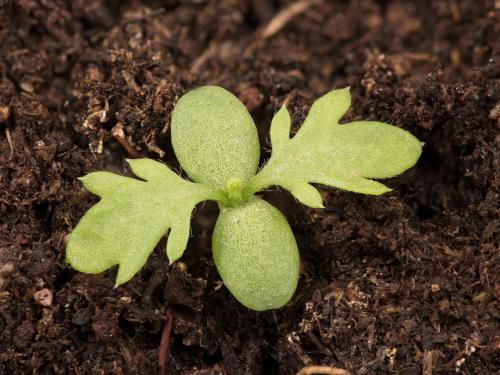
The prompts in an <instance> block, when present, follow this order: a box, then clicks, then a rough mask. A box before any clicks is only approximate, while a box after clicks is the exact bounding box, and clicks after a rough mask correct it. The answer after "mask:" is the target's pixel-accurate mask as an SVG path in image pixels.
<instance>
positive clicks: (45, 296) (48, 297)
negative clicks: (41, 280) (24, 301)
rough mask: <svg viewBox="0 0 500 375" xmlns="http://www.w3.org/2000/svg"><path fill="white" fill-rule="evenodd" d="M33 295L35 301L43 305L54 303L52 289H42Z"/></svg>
mask: <svg viewBox="0 0 500 375" xmlns="http://www.w3.org/2000/svg"><path fill="white" fill-rule="evenodd" d="M33 297H34V298H35V301H36V302H38V303H39V304H40V305H42V306H45V307H47V306H50V305H52V292H51V291H50V289H47V288H43V289H40V290H39V291H36V292H35V293H34V294H33Z"/></svg>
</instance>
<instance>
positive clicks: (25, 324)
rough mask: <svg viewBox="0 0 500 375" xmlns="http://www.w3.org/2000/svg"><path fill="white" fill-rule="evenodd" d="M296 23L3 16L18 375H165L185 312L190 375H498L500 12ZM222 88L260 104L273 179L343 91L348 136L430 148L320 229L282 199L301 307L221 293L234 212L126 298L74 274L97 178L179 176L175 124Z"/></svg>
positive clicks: (105, 11) (5, 327) (160, 264)
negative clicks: (75, 246) (280, 114)
mask: <svg viewBox="0 0 500 375" xmlns="http://www.w3.org/2000/svg"><path fill="white" fill-rule="evenodd" d="M495 3H496V4H495ZM290 4H291V1H265V0H258V1H243V0H232V1H214V0H186V1H175V0H165V1H163V2H161V1H144V2H142V3H141V2H139V1H123V2H122V1H117V0H115V1H101V0H90V1H88V0H76V1H71V2H69V1H68V2H66V1H51V0H17V1H13V0H12V1H9V0H2V1H0V8H1V9H0V45H1V47H0V223H1V225H0V312H1V314H0V373H1V374H32V373H33V374H139V373H140V374H156V373H158V371H159V365H158V357H159V350H160V349H159V348H160V341H161V337H162V331H163V327H164V326H165V322H166V320H167V318H166V315H165V313H166V311H167V310H168V311H169V314H167V315H169V316H171V317H172V318H173V325H172V331H171V337H170V343H169V344H170V345H169V348H170V351H169V354H168V357H167V359H168V364H167V369H168V373H169V374H198V375H201V374H295V373H296V372H297V371H299V370H300V369H301V368H303V367H306V366H310V365H313V364H314V365H324V366H330V367H331V368H338V369H345V370H348V371H349V372H350V373H352V374H359V375H362V374H388V373H395V374H425V375H430V374H455V373H461V374H498V373H499V369H500V328H499V327H500V324H499V319H500V312H499V298H500V279H499V274H500V260H499V232H500V221H499V215H498V213H499V211H498V209H499V207H498V202H499V182H500V173H499V160H500V153H499V142H500V140H499V135H498V134H499V133H498V130H499V126H500V64H499V59H498V58H499V50H500V43H499V39H498V35H500V34H499V33H500V27H499V23H498V11H499V5H498V2H494V1H484V0H464V1H458V0H449V1H445V0H443V1H438V0H434V1H422V2H420V1H409V0H408V1H383V0H354V1H327V0H324V1H314V0H313V1H303V2H301V4H302V5H301V6H302V8H301V9H299V12H298V13H299V14H296V16H295V17H288V18H287V17H284V18H283V17H282V16H278V14H279V12H280V11H283V10H284V9H287V6H289V5H290ZM297 8H298V7H295V8H293V9H295V10H297ZM290 9H292V8H288V13H285V15H289V14H290V13H289V11H290ZM293 9H292V10H293ZM282 14H283V13H282ZM206 84H217V85H221V86H224V87H226V88H227V89H229V90H231V91H232V92H234V93H236V95H238V96H239V98H240V99H241V100H242V101H243V102H244V103H245V105H246V106H247V108H248V110H249V111H250V112H251V114H252V116H253V118H254V119H255V121H256V124H257V126H258V128H259V134H260V137H261V144H262V146H263V150H265V152H264V153H263V154H264V155H263V159H262V161H263V162H264V161H265V159H266V158H267V157H268V156H269V151H268V150H269V148H270V146H269V137H268V130H269V123H270V119H271V118H272V116H273V114H274V113H275V112H276V111H277V110H278V109H279V108H280V107H281V105H282V104H283V103H284V102H286V103H287V105H288V108H289V110H290V112H291V113H292V116H293V131H294V132H295V131H296V130H297V129H298V127H299V126H300V124H301V122H302V121H303V119H304V118H305V116H306V114H307V111H308V109H309V108H310V105H311V103H312V102H313V101H314V99H315V98H317V97H318V96H320V95H322V94H324V93H325V92H327V91H328V90H330V89H332V88H334V87H345V86H351V91H352V94H353V107H352V109H351V110H350V111H349V112H348V114H347V115H346V117H345V120H346V121H348V120H355V119H369V120H375V119H376V120H381V121H385V122H389V123H392V124H397V125H399V126H401V127H403V128H405V129H407V130H409V131H411V132H412V133H413V134H414V135H416V136H417V137H418V138H419V139H420V140H422V141H423V142H425V146H424V151H423V155H422V157H421V159H420V161H419V162H418V164H417V165H416V167H414V168H413V169H411V170H410V171H408V172H406V173H405V174H403V175H402V176H399V177H397V178H393V179H390V180H388V181H387V184H388V185H389V186H390V187H391V188H392V189H393V191H392V192H391V193H388V194H385V195H383V196H378V197H374V196H364V195H360V194H354V193H350V192H344V191H340V190H335V189H327V188H322V189H321V191H322V195H323V197H324V200H325V206H326V208H325V209H324V210H313V209H308V208H306V207H304V206H301V205H299V204H298V203H296V202H295V201H294V199H293V198H291V197H290V195H288V194H287V193H286V192H283V191H281V192H269V193H266V194H265V196H266V198H268V199H269V200H270V201H271V202H272V203H273V204H275V205H276V206H278V207H279V208H280V209H281V210H282V211H283V212H284V213H285V214H286V216H287V218H288V220H289V221H290V223H291V225H292V228H293V230H294V233H295V235H296V238H297V242H298V245H299V249H300V253H301V260H302V262H301V278H300V282H299V286H298V289H297V292H296V294H295V296H294V297H293V299H292V300H291V302H290V303H289V304H288V305H287V306H286V307H285V308H282V309H279V310H275V311H268V312H260V313H259V312H254V311H250V310H248V309H246V308H244V307H243V306H241V305H240V304H239V303H238V302H237V301H235V299H234V298H233V297H232V296H231V294H230V293H229V292H228V291H227V289H225V287H224V286H223V285H222V283H221V280H220V278H219V276H218V274H217V271H216V268H215V266H214V262H213V260H212V258H211V253H210V237H211V233H212V230H213V226H214V222H215V219H216V217H217V213H218V208H217V207H216V205H215V204H213V203H207V204H204V205H200V206H199V207H198V208H197V209H196V212H195V213H194V216H193V222H192V238H191V240H190V242H189V248H188V251H187V252H186V253H185V255H184V257H183V258H182V262H178V263H176V264H174V265H173V266H168V262H167V261H166V256H165V254H164V248H165V242H166V240H165V239H162V241H161V242H160V244H159V245H158V246H157V247H156V249H155V251H154V253H153V254H152V255H151V257H150V258H149V260H148V262H147V264H146V265H145V267H144V268H143V269H142V270H141V271H140V273H139V274H138V275H136V277H134V279H133V280H132V281H130V282H128V283H127V284H125V285H123V286H121V287H119V288H116V289H114V288H113V287H114V282H113V281H114V276H115V273H116V269H113V270H110V271H108V272H106V273H105V274H102V275H97V276H92V275H85V274H81V273H78V272H76V271H75V270H73V269H71V268H70V267H69V266H68V264H67V263H66V261H65V256H64V249H65V243H66V242H67V238H68V237H67V236H68V234H69V233H70V232H71V230H72V229H73V228H74V227H75V225H76V224H77V223H78V220H79V219H80V218H81V217H82V215H83V214H84V213H85V211H86V210H87V209H88V208H89V207H91V205H93V204H94V203H95V202H96V201H97V198H96V197H95V196H93V195H91V194H89V193H88V192H86V191H85V190H84V189H83V187H82V185H81V183H80V182H79V181H78V180H77V178H78V177H80V176H83V175H85V174H86V173H88V172H90V171H95V170H107V171H112V172H116V173H121V174H129V173H130V172H129V171H128V169H127V166H126V161H125V159H126V158H127V157H141V156H142V157H150V158H154V159H157V160H161V161H163V162H165V163H167V164H169V165H170V166H171V167H172V168H174V169H176V170H178V169H179V166H178V163H177V162H176V161H175V155H174V154H173V151H172V147H171V144H170V131H169V120H170V115H171V112H172V108H173V107H174V105H175V103H176V101H177V100H178V98H179V97H180V96H181V95H182V94H183V93H184V92H185V91H187V90H189V89H191V88H194V87H197V86H200V85H206ZM123 235H124V236H126V235H127V234H126V233H124V234H123ZM330 371H333V370H330ZM331 373H333V372H331Z"/></svg>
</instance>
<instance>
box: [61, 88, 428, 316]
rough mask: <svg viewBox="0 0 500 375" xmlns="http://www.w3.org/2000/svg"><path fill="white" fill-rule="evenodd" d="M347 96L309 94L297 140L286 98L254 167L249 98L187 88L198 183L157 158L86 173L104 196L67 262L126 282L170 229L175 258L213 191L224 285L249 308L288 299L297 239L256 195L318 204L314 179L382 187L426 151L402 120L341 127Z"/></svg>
mask: <svg viewBox="0 0 500 375" xmlns="http://www.w3.org/2000/svg"><path fill="white" fill-rule="evenodd" d="M350 105H351V96H350V94H349V89H348V88H346V89H341V90H334V91H331V92H329V93H328V94H326V95H324V96H323V97H321V98H319V99H318V100H316V102H314V104H313V106H312V107H311V109H310V111H309V114H308V116H307V118H306V119H305V121H304V124H303V125H302V127H301V128H300V130H299V131H298V132H297V134H296V135H295V136H294V137H293V138H290V124H291V121H290V115H289V113H288V111H287V109H286V107H285V106H283V107H282V108H281V109H280V110H279V111H278V113H276V115H275V116H274V118H273V120H272V123H271V143H272V155H271V158H270V159H269V161H268V162H267V163H266V164H265V166H264V167H263V168H262V169H261V170H260V171H258V172H257V170H258V164H259V157H260V145H259V139H258V136H257V129H256V127H255V125H254V122H253V120H252V118H251V116H250V114H249V113H248V111H247V110H246V108H245V107H244V105H243V104H242V103H241V102H240V101H239V100H238V99H237V98H236V97H235V96H234V95H233V94H231V93H230V92H228V91H226V90H225V89H223V88H221V87H216V86H205V87H201V88H198V89H196V90H193V91H191V92H189V93H187V94H186V95H184V96H183V97H182V98H181V99H180V100H179V102H178V103H177V106H176V107H175V109H174V111H173V114H172V124H171V129H172V144H173V148H174V151H175V154H176V156H177V158H178V160H179V162H180V164H181V166H182V168H183V169H184V170H185V171H186V173H187V174H188V175H189V177H190V178H191V179H192V180H193V181H194V182H190V181H186V180H184V179H183V178H181V177H179V176H178V175H177V174H175V173H174V172H172V171H171V170H170V169H169V168H168V167H167V166H166V165H164V164H162V163H160V162H157V161H154V160H150V159H136V160H128V162H129V164H130V168H131V169H132V172H134V174H135V175H137V176H138V177H139V178H140V179H134V178H129V177H123V176H119V175H116V174H113V173H108V172H93V173H90V174H88V175H86V176H85V177H82V178H81V179H80V180H81V181H82V182H83V185H84V186H85V188H86V189H87V190H89V191H90V192H92V193H94V194H97V195H99V196H100V197H101V200H100V201H99V202H98V203H97V204H96V205H95V206H93V207H92V208H91V209H90V210H89V211H88V212H87V213H86V214H85V215H84V216H83V218H82V219H81V220H80V222H79V223H78V225H77V226H76V228H75V229H74V230H73V232H72V234H71V237H70V240H69V243H68V246H67V250H66V252H67V259H68V262H69V263H70V264H71V265H72V266H73V268H75V269H76V270H78V271H81V272H85V273H91V274H95V273H100V272H103V271H104V270H106V269H108V268H110V267H113V266H114V265H118V266H119V267H118V274H117V276H116V285H117V286H118V285H120V284H123V283H125V282H127V281H128V280H130V279H131V278H132V277H133V276H134V275H135V274H136V273H137V272H138V271H139V270H140V268H141V267H142V266H143V265H144V263H145V262H146V260H147V257H148V256H149V255H150V253H151V252H152V251H153V249H154V247H155V246H156V244H157V243H158V241H159V240H160V238H161V237H162V236H164V235H165V234H166V233H167V232H168V231H169V236H168V242H167V256H168V259H169V261H170V263H172V262H174V261H176V260H177V259H179V258H180V257H181V256H182V254H183V252H184V249H185V248H186V244H187V241H188V237H189V233H190V219H191V213H192V211H193V209H194V207H195V205H196V204H198V203H199V202H202V201H205V200H215V201H217V202H218V203H219V206H220V216H219V218H218V220H217V223H216V225H215V230H214V233H213V240H212V249H213V256H214V260H215V265H216V266H217V269H218V271H219V273H220V275H221V277H222V280H223V281H224V284H225V285H226V287H227V288H228V289H229V290H230V291H231V293H232V294H233V295H234V296H235V297H236V299H237V300H238V301H240V302H241V303H242V304H243V305H245V306H247V307H249V308H251V309H254V310H267V309H275V308H279V307H282V306H283V305H285V304H286V303H287V302H288V301H289V300H290V299H291V297H292V295H293V293H294V291H295V288H296V286H297V282H298V278H299V254H298V250H297V244H296V242H295V238H294V236H293V233H292V230H291V229H290V226H289V224H288V223H287V221H286V219H285V217H284V216H283V215H282V214H281V212H280V211H279V210H277V209H276V208H274V207H273V206H271V205H270V204H269V203H267V202H266V201H264V200H262V199H261V198H260V197H259V196H258V195H256V193H257V192H259V191H261V190H263V189H266V188H268V187H270V186H282V187H284V188H285V189H287V190H289V191H290V192H291V194H292V195H293V196H294V197H295V198H297V199H298V200H299V201H300V202H302V203H303V204H305V205H307V206H309V207H313V208H322V207H323V204H322V199H321V195H320V193H319V192H318V190H317V189H316V188H315V187H314V186H313V185H311V184H312V183H314V184H321V185H327V186H333V187H337V188H341V189H344V190H350V191H354V192H358V193H364V194H373V195H378V194H382V193H385V192H388V191H390V189H389V188H388V187H387V186H385V185H383V184H381V183H380V182H376V181H373V180H372V178H375V179H380V178H387V177H392V176H396V175H398V174H400V173H402V172H403V171H405V170H406V169H408V168H410V167H411V166H413V165H414V164H415V162H416V161H417V159H418V158H419V156H420V153H421V148H422V144H421V143H420V142H419V141H418V139H416V138H415V137H414V136H412V135H411V134H410V133H408V132H406V131H404V130H402V129H399V128H397V127H394V126H391V125H388V124H384V123H380V122H373V121H355V122H352V123H349V124H343V125H340V124H339V120H340V119H341V117H342V116H343V115H344V114H345V112H346V111H347V110H348V109H349V107H350Z"/></svg>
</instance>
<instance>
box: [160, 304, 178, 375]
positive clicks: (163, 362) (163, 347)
mask: <svg viewBox="0 0 500 375" xmlns="http://www.w3.org/2000/svg"><path fill="white" fill-rule="evenodd" d="M165 317H166V318H167V321H166V322H165V326H163V332H162V334H161V343H160V353H159V358H158V359H159V365H160V375H167V364H168V346H169V344H170V335H171V333H172V323H173V322H174V317H173V315H172V310H171V309H170V307H169V308H168V309H167V312H166V313H165Z"/></svg>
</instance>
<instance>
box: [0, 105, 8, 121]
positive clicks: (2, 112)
mask: <svg viewBox="0 0 500 375" xmlns="http://www.w3.org/2000/svg"><path fill="white" fill-rule="evenodd" d="M9 117H10V108H9V107H0V122H7V120H8V119H9Z"/></svg>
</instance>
